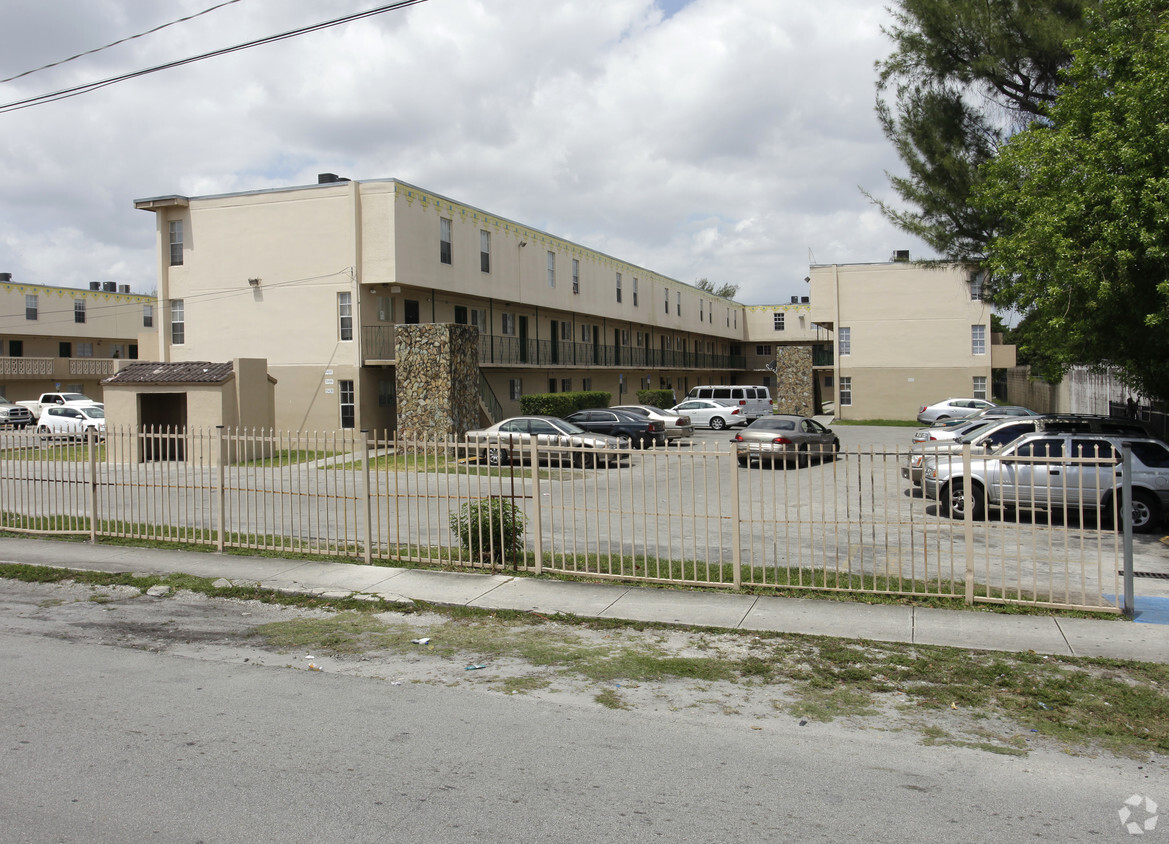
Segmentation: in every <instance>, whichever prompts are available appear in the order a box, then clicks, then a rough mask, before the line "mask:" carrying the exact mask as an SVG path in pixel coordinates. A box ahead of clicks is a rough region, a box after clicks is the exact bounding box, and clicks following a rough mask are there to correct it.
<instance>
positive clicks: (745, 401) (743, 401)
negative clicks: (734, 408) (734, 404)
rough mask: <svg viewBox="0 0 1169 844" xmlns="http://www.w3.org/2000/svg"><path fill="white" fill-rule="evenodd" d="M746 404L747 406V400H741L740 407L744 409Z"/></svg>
mask: <svg viewBox="0 0 1169 844" xmlns="http://www.w3.org/2000/svg"><path fill="white" fill-rule="evenodd" d="M745 404H747V400H746V399H739V406H740V407H742V406H743V405H745Z"/></svg>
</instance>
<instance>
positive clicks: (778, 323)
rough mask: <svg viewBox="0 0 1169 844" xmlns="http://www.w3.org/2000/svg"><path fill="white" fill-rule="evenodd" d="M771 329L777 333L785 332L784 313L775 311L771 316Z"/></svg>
mask: <svg viewBox="0 0 1169 844" xmlns="http://www.w3.org/2000/svg"><path fill="white" fill-rule="evenodd" d="M771 327H772V328H773V329H775V330H776V331H783V311H775V312H774V313H773V314H772V315H771Z"/></svg>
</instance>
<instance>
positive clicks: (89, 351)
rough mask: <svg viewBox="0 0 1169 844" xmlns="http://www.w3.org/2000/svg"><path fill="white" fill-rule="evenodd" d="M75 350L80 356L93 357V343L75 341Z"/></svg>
mask: <svg viewBox="0 0 1169 844" xmlns="http://www.w3.org/2000/svg"><path fill="white" fill-rule="evenodd" d="M73 351H74V353H75V354H76V355H77V357H79V358H91V357H93V343H75V344H74V346H73Z"/></svg>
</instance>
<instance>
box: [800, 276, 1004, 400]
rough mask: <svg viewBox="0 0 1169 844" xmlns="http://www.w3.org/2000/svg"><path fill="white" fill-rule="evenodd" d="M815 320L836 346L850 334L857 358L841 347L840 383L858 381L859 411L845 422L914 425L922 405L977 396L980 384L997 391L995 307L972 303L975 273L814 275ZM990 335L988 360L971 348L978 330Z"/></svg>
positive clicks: (836, 382)
mask: <svg viewBox="0 0 1169 844" xmlns="http://www.w3.org/2000/svg"><path fill="white" fill-rule="evenodd" d="M811 290H812V295H811V298H812V302H811V305H812V320H813V321H815V322H817V323H820V324H822V325H825V326H826V327H830V328H831V329H832V331H833V333H834V340H838V338H839V329H840V328H841V327H848V328H849V329H850V334H851V352H850V354H847V355H843V354H840V349H839V347H838V345H837V347H836V365H835V367H834V370H833V376H834V388H833V390H832V395H831V396H828V395H826V396H825V399H826V400H829V399H831V400H835V399H836V397H837V396H836V391H837V389H838V388H839V383H840V378H842V377H846V378H851V379H852V404H851V406H841V405H840V404H839V403H837V406H836V415H837V418H843V419H912V418H914V417H915V416H916V415H917V412H918V410H919V409H920V407H921V406H922V405H925V404H932V403H934V402H937V401H941V400H942V399H945V398H949V397H960V396H969V395H971V393H972V391H973V378H974V377H975V376H981V377H984V378H986V384H987V391H988V392H987V395H988V398H989V391H990V384H991V363H992V351H991V348H992V346H991V341H992V336H991V330H990V329H991V326H990V318H991V313H992V311H991V307H990V305H989V303H987V302H984V301H982V300H979V299H971V298H970V271H969V270H968V269H967V268H965V267H963V266H958V265H946V266H944V267H939V268H935V267H927V266H923V265H920V264H913V263H906V262H896V263H895V262H889V263H884V264H844V265H837V264H832V265H818V266H813V267H812V268H811ZM973 325H982V326H984V330H985V348H986V352H985V354H981V355H975V354H973V353H972V349H971V326H973Z"/></svg>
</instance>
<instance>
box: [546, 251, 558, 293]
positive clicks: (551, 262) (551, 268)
mask: <svg viewBox="0 0 1169 844" xmlns="http://www.w3.org/2000/svg"><path fill="white" fill-rule="evenodd" d="M548 286H549V287H555V286H556V253H555V252H549V253H548Z"/></svg>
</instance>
